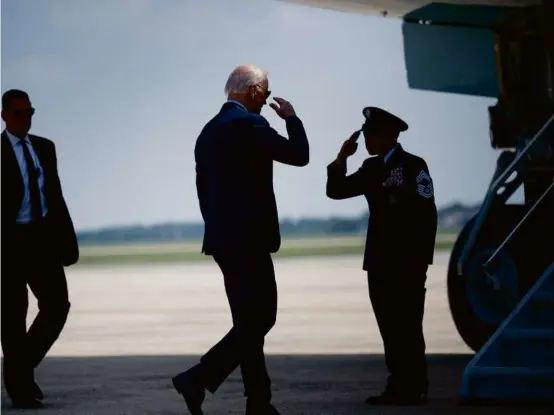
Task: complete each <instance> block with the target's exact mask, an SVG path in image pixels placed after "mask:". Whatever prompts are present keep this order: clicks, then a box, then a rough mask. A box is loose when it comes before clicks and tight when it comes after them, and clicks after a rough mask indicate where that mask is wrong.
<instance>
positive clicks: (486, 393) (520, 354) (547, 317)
mask: <svg viewBox="0 0 554 415" xmlns="http://www.w3.org/2000/svg"><path fill="white" fill-rule="evenodd" d="M461 398H462V402H465V403H469V404H471V403H481V402H483V401H484V402H491V401H492V402H494V401H509V402H512V401H530V402H533V403H536V402H538V401H543V402H551V403H553V404H554V262H553V263H552V264H551V265H550V266H549V267H548V268H547V269H546V271H545V272H544V274H543V275H542V276H541V277H540V278H539V279H538V281H537V282H536V283H535V285H534V286H533V287H532V288H531V289H530V290H529V291H528V292H527V294H526V295H525V296H524V297H523V298H522V300H521V301H520V303H519V304H518V305H517V307H516V308H515V309H514V310H513V311H512V313H511V314H510V315H509V316H508V317H507V318H506V320H504V322H503V323H502V324H501V325H500V327H499V328H498V330H497V331H496V332H495V333H494V334H493V335H492V336H491V338H490V339H489V341H488V342H487V343H486V344H485V345H484V346H483V347H482V348H481V349H480V350H479V352H478V353H477V354H476V355H475V357H474V358H473V359H472V361H471V362H470V363H469V364H468V366H467V368H466V369H465V372H464V375H463V379H462V388H461Z"/></svg>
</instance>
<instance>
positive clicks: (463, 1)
mask: <svg viewBox="0 0 554 415" xmlns="http://www.w3.org/2000/svg"><path fill="white" fill-rule="evenodd" d="M280 1H285V2H288V3H295V4H298V5H305V6H313V7H318V8H326V9H333V10H337V11H343V12H351V13H367V14H374V15H379V14H380V15H381V16H387V17H397V18H401V19H402V20H403V25H402V32H403V39H404V58H405V66H406V75H407V81H408V86H409V87H410V88H413V89H420V90H426V91H437V92H447V93H455V94H466V95H474V96H482V97H490V98H493V97H498V95H499V93H500V92H501V90H502V86H501V85H500V84H499V79H500V78H501V76H499V68H500V66H499V62H500V61H499V59H500V55H499V52H498V38H497V36H496V33H498V30H497V29H501V28H503V29H506V28H508V27H509V26H510V25H511V24H512V23H513V22H514V19H513V16H514V15H520V14H521V15H523V14H524V12H525V11H524V9H523V8H524V7H526V6H535V5H541V4H542V0H439V1H435V2H433V1H428V0H427V1H426V0H280ZM518 9H519V10H518ZM519 11H521V13H519ZM514 12H515V13H514ZM508 31H509V30H508Z"/></svg>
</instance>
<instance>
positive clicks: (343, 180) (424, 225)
mask: <svg viewBox="0 0 554 415" xmlns="http://www.w3.org/2000/svg"><path fill="white" fill-rule="evenodd" d="M363 114H364V116H365V123H364V125H363V128H362V130H361V131H356V132H355V133H354V134H353V135H352V136H351V137H350V138H349V139H348V140H346V141H345V142H344V144H343V146H342V148H341V150H340V152H339V154H338V156H337V158H336V159H335V161H334V162H333V163H331V164H330V165H329V166H328V168H327V196H328V197H329V198H331V199H335V200H340V199H347V198H351V197H356V196H365V198H366V200H367V202H368V205H369V209H370V217H369V226H368V230H367V239H366V248H365V257H364V266H363V268H364V270H365V271H367V276H368V282H369V295H370V299H371V304H372V306H373V311H374V312H375V317H376V319H377V323H378V325H379V330H380V332H381V337H382V338H383V343H384V348H385V360H386V363H387V367H388V369H389V374H390V376H389V378H388V382H387V387H386V389H385V392H384V393H383V394H381V395H378V396H371V397H369V398H368V399H367V401H366V402H367V403H369V404H378V405H416V404H422V403H424V402H425V400H426V398H427V389H428V380H427V362H426V359H425V340H424V337H423V327H422V324H423V311H424V305H425V291H426V289H425V282H426V279H427V267H428V265H429V264H432V263H433V256H434V251H435V235H436V232H437V208H436V206H435V196H434V190H433V181H432V179H431V176H430V174H429V169H428V168H427V163H426V162H425V160H423V159H422V158H421V157H418V156H416V155H414V154H410V153H408V152H407V151H405V150H404V149H403V148H402V146H401V145H400V144H399V143H398V137H399V135H400V133H401V132H403V131H406V130H407V129H408V125H407V124H406V123H405V122H404V121H403V120H401V119H400V118H398V117H396V116H395V115H393V114H391V113H389V112H388V111H385V110H383V109H381V108H377V107H367V108H364V110H363ZM362 131H363V135H364V138H365V145H366V149H367V151H368V153H369V154H370V155H372V156H376V157H371V158H368V159H366V160H365V161H364V163H363V164H362V166H361V167H360V168H359V169H358V170H357V171H356V172H355V173H353V174H351V175H349V176H347V175H346V161H347V159H348V157H350V156H351V155H352V154H354V153H355V152H356V149H357V146H358V144H357V139H358V137H359V135H360V133H361V132H362Z"/></svg>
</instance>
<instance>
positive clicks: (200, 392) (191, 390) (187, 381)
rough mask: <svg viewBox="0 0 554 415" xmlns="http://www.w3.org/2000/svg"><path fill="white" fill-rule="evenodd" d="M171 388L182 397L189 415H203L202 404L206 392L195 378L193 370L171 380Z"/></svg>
mask: <svg viewBox="0 0 554 415" xmlns="http://www.w3.org/2000/svg"><path fill="white" fill-rule="evenodd" d="M172 382H173V387H174V388H175V390H176V391H177V392H178V393H179V394H180V395H181V396H182V397H183V399H184V400H185V404H186V405H187V408H188V410H189V411H190V413H191V415H204V412H203V411H202V404H203V403H204V399H205V398H206V391H205V389H204V387H202V385H201V384H200V382H199V381H198V379H197V378H196V376H195V373H194V371H193V370H188V371H186V372H183V373H181V374H179V375H177V376H175V377H174V378H173V379H172Z"/></svg>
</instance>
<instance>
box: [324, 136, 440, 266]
mask: <svg viewBox="0 0 554 415" xmlns="http://www.w3.org/2000/svg"><path fill="white" fill-rule="evenodd" d="M361 195H364V196H365V198H366V199H367V203H368V205H369V210H370V217H369V224H368V230H367V238H366V247H365V255H364V264H363V268H364V270H365V271H368V272H370V273H372V272H381V270H388V269H391V268H395V267H397V266H398V265H402V266H408V267H409V266H410V264H413V265H423V264H432V263H433V255H434V250H435V237H436V231H437V209H436V205H435V197H434V191H433V181H432V179H431V176H430V174H429V169H428V167H427V163H426V162H425V161H424V160H423V159H422V158H421V157H418V156H415V155H413V154H410V153H408V152H407V151H404V149H403V148H402V146H401V145H400V144H397V147H396V149H395V150H394V151H393V153H392V154H391V155H390V158H389V159H388V160H386V162H385V160H384V157H382V156H379V157H371V158H368V159H366V160H365V161H364V163H363V165H362V166H361V167H360V169H359V170H358V171H356V172H355V173H354V174H352V175H350V176H347V175H346V164H344V165H342V166H338V165H336V164H335V163H332V164H330V165H329V166H328V167H327V196H328V197H329V198H331V199H337V200H338V199H347V198H351V197H355V196H361Z"/></svg>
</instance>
